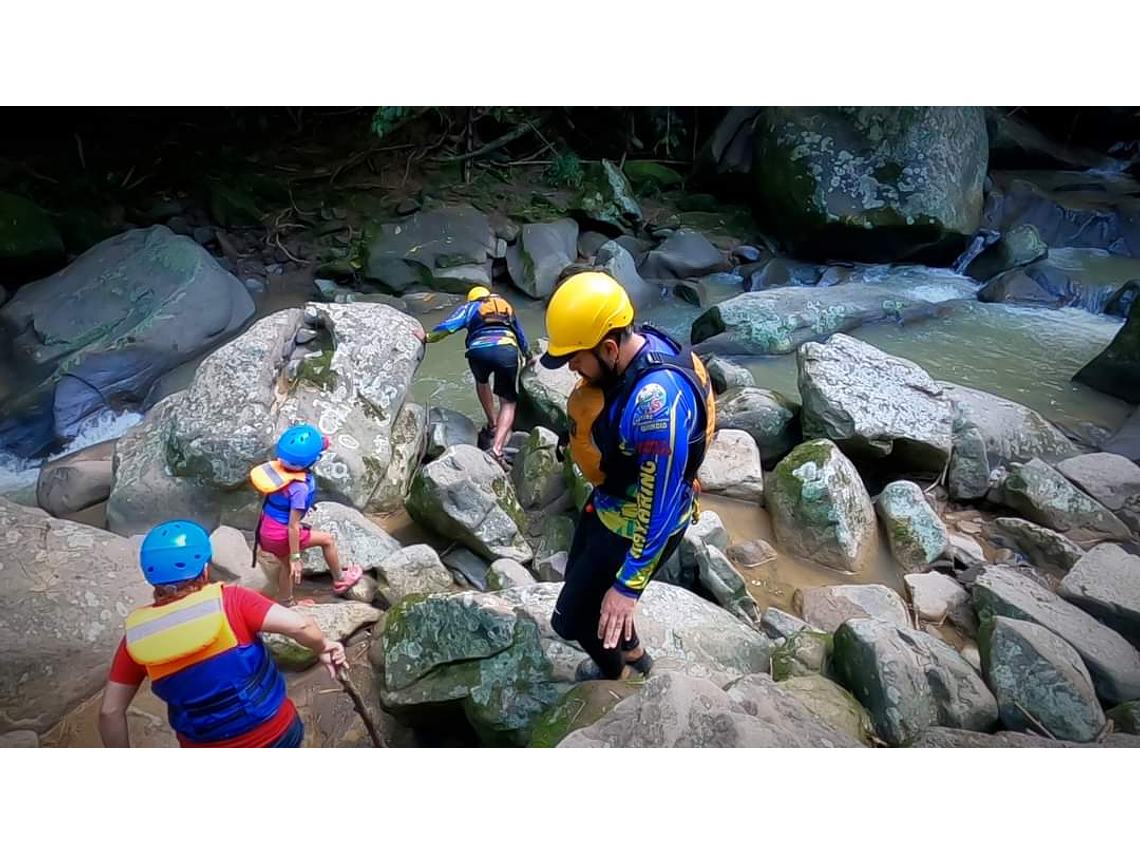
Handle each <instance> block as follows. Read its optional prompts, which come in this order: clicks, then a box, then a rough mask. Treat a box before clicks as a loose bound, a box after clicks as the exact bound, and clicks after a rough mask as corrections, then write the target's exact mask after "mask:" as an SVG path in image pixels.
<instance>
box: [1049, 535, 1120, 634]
mask: <svg viewBox="0 0 1140 855" xmlns="http://www.w3.org/2000/svg"><path fill="white" fill-rule="evenodd" d="M1057 593H1058V594H1060V595H1061V596H1062V597H1064V598H1065V599H1066V600H1068V601H1069V602H1070V603H1072V604H1073V605H1076V606H1080V607H1081V608H1082V609H1084V610H1085V611H1086V612H1088V613H1089V614H1091V615H1092V616H1093V617H1095V618H1096V619H1097V620H1099V621H1100V622H1101V623H1103V624H1105V625H1106V626H1110V627H1112V628H1113V629H1115V630H1116V631H1117V632H1119V633H1120V634H1121V635H1123V636H1124V637H1125V638H1126V639H1128V640H1129V641H1130V642H1131V643H1132V645H1133V646H1134V647H1136V648H1138V649H1140V557H1137V556H1135V555H1129V554H1128V553H1127V552H1125V551H1124V550H1123V549H1121V548H1120V547H1119V546H1117V545H1116V544H1114V543H1102V544H1101V545H1100V546H1097V547H1095V548H1093V549H1091V550H1089V552H1088V553H1087V554H1086V555H1085V556H1084V557H1083V558H1081V560H1080V561H1078V562H1077V563H1076V564H1074V565H1073V569H1072V570H1070V571H1069V573H1068V575H1066V576H1065V578H1064V579H1062V580H1061V586H1060V587H1059V588H1058V589H1057Z"/></svg>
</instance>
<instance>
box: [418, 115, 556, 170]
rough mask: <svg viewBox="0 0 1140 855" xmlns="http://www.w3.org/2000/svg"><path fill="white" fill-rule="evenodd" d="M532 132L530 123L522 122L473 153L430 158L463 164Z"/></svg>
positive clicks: (532, 128) (436, 160)
mask: <svg viewBox="0 0 1140 855" xmlns="http://www.w3.org/2000/svg"><path fill="white" fill-rule="evenodd" d="M533 130H534V126H533V125H531V123H530V122H523V123H522V124H521V125H519V126H518V127H517V128H515V129H514V130H512V131H508V132H507V133H505V134H503V135H502V136H501V137H498V138H496V139H493V140H491V142H489V143H487V144H486V145H482V146H480V147H479V148H477V149H475V150H474V151H469V152H466V153H464V154H453V155H450V156H448V157H435V158H432V160H434V161H435V162H436V163H463V162H466V161H468V160H470V159H471V158H474V157H482V156H483V155H485V154H490V153H491V152H493V151H498V150H499V149H501V148H502V147H503V146H505V145H509V144H510V143H513V142H514V141H515V140H517V139H519V138H520V137H524V136H526V135H527V134H529V133H530V132H531V131H533Z"/></svg>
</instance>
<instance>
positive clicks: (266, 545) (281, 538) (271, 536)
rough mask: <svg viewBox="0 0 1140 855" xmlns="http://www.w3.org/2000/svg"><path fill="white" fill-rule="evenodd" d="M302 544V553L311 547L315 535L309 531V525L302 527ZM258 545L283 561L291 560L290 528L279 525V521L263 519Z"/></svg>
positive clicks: (266, 517)
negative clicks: (310, 542) (310, 543)
mask: <svg viewBox="0 0 1140 855" xmlns="http://www.w3.org/2000/svg"><path fill="white" fill-rule="evenodd" d="M300 535H301V537H300V544H301V549H302V551H303V550H304V549H305V548H306V547H307V546H308V545H309V541H310V540H312V537H313V533H312V532H311V531H310V530H309V527H308V526H307V525H303V526H301V532H300ZM257 543H258V545H259V546H260V547H261V548H262V549H264V550H265V551H266V552H268V553H269V554H270V555H273V556H275V557H277V558H280V559H282V560H286V559H288V558H289V526H287V525H285V524H284V523H279V522H277V520H275V519H273V517H271V516H269V515H264V516H262V518H261V530H260V532H259V533H258V538H257Z"/></svg>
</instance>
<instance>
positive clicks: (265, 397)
mask: <svg viewBox="0 0 1140 855" xmlns="http://www.w3.org/2000/svg"><path fill="white" fill-rule="evenodd" d="M306 316H307V318H306ZM302 327H306V328H309V329H314V330H316V331H317V332H318V337H317V339H316V340H315V341H316V342H319V344H320V351H319V353H320V356H319V357H318V356H314V357H313V358H308V359H303V360H302V361H301V366H300V368H298V369H297V371H298V376H297V378H296V380H295V381H294V382H292V383H289V384H288V385H287V386H286V393H285V395H284V396H282V395H281V394H280V392H279V391H278V388H279V384H281V383H282V377H281V370H282V365H281V363H282V362H284V361H286V360H289V359H291V358H292V357H291V354H292V352H293V349H294V344H293V342H294V339H295V337H296V334H297V332H298V331H300V330H301V329H302ZM415 329H416V322H415V321H414V320H412V319H411V318H410V317H408V316H407V315H405V314H403V313H402V312H399V311H397V310H396V309H393V308H392V307H390V306H385V305H382V304H375V303H353V304H343V305H330V304H323V303H310V304H309V305H308V307H307V308H306V310H305V312H304V313H303V312H302V311H301V310H299V309H288V310H286V311H283V312H278V313H276V314H274V315H270V316H269V317H267V318H265V319H264V320H262V321H259V322H258V323H257V324H255V325H254V326H253V327H252V328H251V329H250V330H249V331H248V332H247V333H245V334H244V335H242V336H241V337H240V338H238V339H236V340H234V341H233V342H231V343H230V344H228V345H226V346H225V347H222V348H220V349H219V350H218V351H216V352H215V353H213V354H211V355H210V356H209V357H208V358H207V359H206V360H205V361H203V362H202V364H201V366H199V368H198V371H197V372H195V374H194V380H193V381H192V382H191V384H190V387H189V389H187V390H186V398H185V400H184V401H183V403H182V405H181V406H179V407H178V408H177V409H176V410H175V411H174V413H173V414H172V418H171V432H170V443H169V451H168V459H169V461H170V465H171V469H172V470H173V471H174V473H175V474H176V475H179V476H182V477H191V478H200V479H203V480H205V481H207V482H208V483H212V484H215V485H217V486H218V487H220V488H228V489H233V488H236V487H239V486H242V485H244V484H246V482H247V479H248V478H249V471H250V469H252V468H253V467H254V466H256V465H257V464H258V463H261V462H263V461H265V460H267V459H270V458H271V457H272V456H273V446H274V443H275V442H276V441H277V437H278V436H279V435H280V434H281V432H282V431H283V430H284V429H285V428H286V427H288V426H290V425H293V424H296V423H298V422H308V423H310V424H313V425H316V426H317V428H318V429H319V430H320V431H321V432H322V433H324V434H325V436H327V437H328V439H329V443H330V444H329V449H328V451H327V452H325V454H324V455H323V456H322V457H321V460H320V462H319V463H318V464H317V465H316V467H315V468H314V472H315V473H316V475H317V481H318V485H319V486H320V488H321V489H322V490H323V491H326V492H328V493H330V494H332V495H334V496H338V497H341V498H343V499H344V500H347V502H348V503H349V504H352V505H353V506H355V507H357V508H361V509H367V510H374V511H379V510H391V509H393V508H395V507H396V506H398V504H399V502H400V500H401V499H402V497H403V493H404V491H405V490H406V488H407V485H408V483H409V481H410V478H411V469H412V468H413V467H414V465H415V463H416V461H418V459H419V453H418V452H419V450H420V449H422V445H423V438H424V433H425V431H426V422H427V419H426V414H424V413H423V412H422V409H421V410H420V411H419V412H416V411H412V412H411V413H409V414H405V412H404V410H405V407H404V402H405V399H406V397H407V393H408V386H409V384H410V383H411V380H412V375H413V374H414V372H415V370H416V368H417V366H418V365H419V361H420V360H421V359H422V357H423V346H422V345H421V344H420V342H419V341H418V340H417V339H416V337H415V336H414V335H413V332H414V331H415ZM401 419H403V421H401ZM409 421H410V423H409ZM409 447H410V450H407V449H408V448H409ZM401 449H405V450H404V451H401Z"/></svg>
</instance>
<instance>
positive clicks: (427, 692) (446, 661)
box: [372, 583, 771, 744]
mask: <svg viewBox="0 0 1140 855" xmlns="http://www.w3.org/2000/svg"><path fill="white" fill-rule="evenodd" d="M560 591H561V585H560V584H555V583H538V584H532V585H526V586H522V587H510V588H507V589H505V590H501V591H498V592H496V593H494V594H475V593H470V592H467V593H461V594H454V595H450V596H439V595H437V596H429V597H426V598H416V597H410V598H408V599H406V600H405V601H404V602H403V603H402V604H400V605H399V606H397V607H396V608H395V609H394V610H393V611H392V612H390V613H389V614H388V617H387V620H386V621H385V627H384V632H383V634H382V636H381V637H380V638H379V639H378V641H377V643H376V645H374V647H373V651H372V659H373V662H374V663H375V664H376V665H377V667H378V668H380V669H382V670H383V672H384V689H383V691H382V693H381V698H382V700H383V702H384V704H385V706H386V707H387V708H388V709H389V710H391V711H393V712H394V713H396V714H397V715H398V716H399V717H401V718H403V719H404V720H406V721H416V720H417V719H423V718H427V717H430V716H432V715H434V714H438V712H439V710H440V709H441V708H451V709H458V710H460V711H461V712H462V713H463V714H464V715H465V716H466V718H467V719H468V721H469V722H470V723H471V724H472V725H473V726H474V727H475V729H476V731H477V732H478V733H479V734H480V735H481V736H482V738H483V739H484V740H485V741H487V742H491V743H503V742H506V743H513V744H526V743H527V742H528V741H529V739H530V735H531V731H532V730H533V728H534V725H535V722H536V721H537V719H538V717H539V716H540V715H541V714H542V713H543V711H544V710H546V709H547V708H549V707H550V706H551V705H552V704H553V703H554V702H555V701H556V700H557V699H558V698H559V697H560V696H561V695H562V694H563V693H564V692H566V691H567V690H568V689H569V688H570V687H571V684H572V681H573V679H574V670H575V668H576V667H577V665H578V663H579V662H580V661H581V660H582V659H583V658H584V654H583V653H582V652H581V650H579V649H578V648H577V647H576V646H574V645H571V644H570V643H568V642H566V641H564V640H563V639H562V638H560V637H559V636H558V635H557V634H556V633H555V632H554V630H553V628H552V627H551V625H550V618H551V615H552V613H553V610H554V604H555V602H556V601H557V599H558V594H559V592H560ZM637 631H638V635H639V636H640V638H641V640H642V643H643V644H644V645H645V647H646V649H648V650H649V652H650V654H651V655H652V656H653V658H654V663H655V664H654V673H655V674H656V673H661V672H669V671H678V672H682V673H685V674H688V675H690V676H694V677H701V678H704V679H708V680H711V681H712V682H713V683H714V684H716V685H718V686H723V685H725V684H727V683H729V682H731V681H733V680H736V679H738V678H740V677H742V676H744V675H746V674H752V673H762V672H766V671H767V670H768V667H769V661H770V659H769V656H770V650H771V642H769V641H768V639H767V638H765V637H764V636H763V635H761V634H760V633H758V632H756V631H755V630H753V629H751V628H749V627H747V626H745V625H744V624H743V623H742V622H740V621H739V620H737V619H736V618H734V617H732V616H731V615H729V614H728V613H727V612H725V611H724V610H723V609H720V608H717V607H716V606H714V605H712V604H711V603H708V602H706V601H704V600H702V599H701V598H700V597H698V596H696V595H695V594H693V593H690V592H689V591H685V590H683V589H681V588H677V587H675V586H673V585H663V584H652V585H650V586H649V587H648V588H647V589H646V591H645V593H644V594H643V595H642V597H641V600H640V601H639V606H638V614H637Z"/></svg>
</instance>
